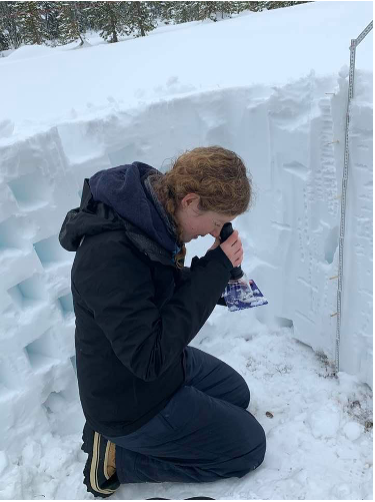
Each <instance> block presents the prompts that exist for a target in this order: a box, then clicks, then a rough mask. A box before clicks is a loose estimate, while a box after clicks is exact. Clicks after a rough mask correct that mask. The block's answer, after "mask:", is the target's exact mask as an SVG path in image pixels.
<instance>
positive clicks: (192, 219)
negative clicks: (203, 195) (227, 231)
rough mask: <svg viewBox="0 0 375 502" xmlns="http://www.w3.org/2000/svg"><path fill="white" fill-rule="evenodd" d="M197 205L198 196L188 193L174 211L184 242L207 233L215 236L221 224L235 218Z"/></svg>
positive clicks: (219, 230)
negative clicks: (204, 209) (202, 208)
mask: <svg viewBox="0 0 375 502" xmlns="http://www.w3.org/2000/svg"><path fill="white" fill-rule="evenodd" d="M198 206H199V196H198V195H196V194H188V195H186V196H185V197H184V198H183V200H182V201H181V203H180V207H179V209H178V210H177V212H176V219H177V221H178V223H179V224H180V226H181V228H182V240H183V242H184V243H187V242H190V241H192V240H194V239H197V238H198V237H204V236H205V235H208V234H210V235H212V237H215V238H217V237H219V235H220V232H221V229H222V228H223V225H224V224H225V223H228V222H230V221H233V220H234V218H235V216H226V215H223V214H219V213H215V212H214V211H202V210H200V209H199V207H198Z"/></svg>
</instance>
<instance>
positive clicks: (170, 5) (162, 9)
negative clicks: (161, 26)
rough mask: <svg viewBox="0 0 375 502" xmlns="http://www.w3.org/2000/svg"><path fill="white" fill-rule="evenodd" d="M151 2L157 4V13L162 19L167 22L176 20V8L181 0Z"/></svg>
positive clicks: (170, 22) (171, 22)
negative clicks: (177, 0)
mask: <svg viewBox="0 0 375 502" xmlns="http://www.w3.org/2000/svg"><path fill="white" fill-rule="evenodd" d="M149 3H151V4H156V6H155V10H154V12H155V14H156V16H154V17H158V18H159V19H160V20H161V21H164V22H165V24H173V23H174V22H175V8H176V4H177V3H179V2H149Z"/></svg>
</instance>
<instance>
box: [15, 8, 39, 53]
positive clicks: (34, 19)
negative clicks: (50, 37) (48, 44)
mask: <svg viewBox="0 0 375 502" xmlns="http://www.w3.org/2000/svg"><path fill="white" fill-rule="evenodd" d="M14 3H15V15H16V16H17V18H16V23H17V26H18V28H19V31H20V35H21V39H22V42H23V43H24V44H31V45H32V44H38V45H41V44H42V43H43V42H44V41H45V40H46V39H47V33H46V30H45V26H44V17H43V7H42V5H41V2H14Z"/></svg>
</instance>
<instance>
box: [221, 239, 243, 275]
mask: <svg viewBox="0 0 375 502" xmlns="http://www.w3.org/2000/svg"><path fill="white" fill-rule="evenodd" d="M215 244H216V243H215ZM220 246H221V249H222V250H223V251H224V253H225V254H226V255H227V257H228V258H229V259H230V261H231V262H232V265H233V267H239V266H240V265H241V263H242V260H243V249H242V242H241V239H240V237H239V235H238V231H237V230H234V232H233V233H232V235H230V236H229V237H228V239H227V240H226V241H224V242H223V243H222V244H221V245H220Z"/></svg>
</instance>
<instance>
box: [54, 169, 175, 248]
mask: <svg viewBox="0 0 375 502" xmlns="http://www.w3.org/2000/svg"><path fill="white" fill-rule="evenodd" d="M151 174H152V175H157V176H164V175H163V174H162V173H160V171H158V170H157V169H155V168H153V167H152V166H149V165H147V164H144V163H142V162H133V163H132V164H126V165H123V166H118V167H114V168H111V169H106V170H103V171H99V172H97V173H96V174H94V176H92V177H91V178H90V179H85V181H84V187H83V193H82V199H81V204H80V207H79V208H76V209H72V210H71V211H69V212H68V214H67V216H66V218H65V220H64V223H63V225H62V228H61V231H60V235H59V240H60V244H61V245H62V246H63V247H64V248H65V249H67V250H68V251H76V250H77V249H78V247H79V245H80V242H81V240H82V238H83V237H84V236H86V235H95V234H98V233H101V232H103V231H104V232H105V231H108V230H118V229H121V228H123V229H124V220H126V222H130V223H131V224H132V226H135V227H137V228H138V229H139V230H141V231H142V233H144V234H146V236H147V237H149V238H150V239H151V240H152V241H154V242H156V243H158V244H159V245H160V246H162V247H163V248H164V249H165V250H167V251H169V252H170V253H172V254H173V255H174V254H176V253H178V252H179V250H180V247H179V245H178V243H177V237H176V232H175V228H174V225H173V223H172V222H171V220H170V219H169V218H168V216H167V214H166V212H165V211H164V208H163V207H162V205H161V204H160V202H159V201H158V200H157V198H156V195H155V193H154V192H153V189H152V185H151V183H150V182H149V180H148V181H147V178H148V177H149V176H150V175H151Z"/></svg>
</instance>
